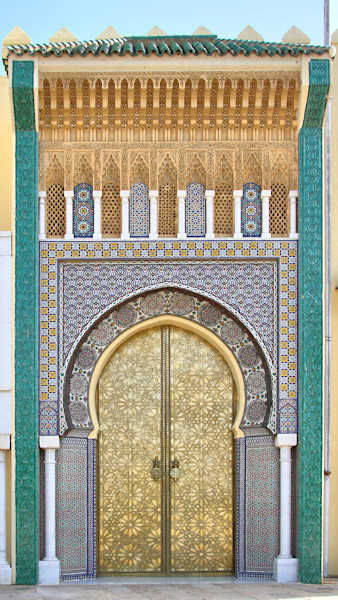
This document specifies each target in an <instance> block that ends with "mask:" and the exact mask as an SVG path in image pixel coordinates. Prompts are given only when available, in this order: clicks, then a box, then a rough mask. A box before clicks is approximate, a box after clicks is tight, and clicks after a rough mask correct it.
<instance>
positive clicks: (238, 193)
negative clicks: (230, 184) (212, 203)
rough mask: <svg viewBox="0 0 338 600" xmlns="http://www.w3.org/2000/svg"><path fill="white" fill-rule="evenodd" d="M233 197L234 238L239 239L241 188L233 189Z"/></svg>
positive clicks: (241, 235) (240, 231)
mask: <svg viewBox="0 0 338 600" xmlns="http://www.w3.org/2000/svg"><path fill="white" fill-rule="evenodd" d="M233 197H234V213H235V231H234V238H237V239H241V238H242V237H243V234H242V220H241V214H242V197H243V190H234V191H233Z"/></svg>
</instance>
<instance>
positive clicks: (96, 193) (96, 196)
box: [93, 190, 102, 200]
mask: <svg viewBox="0 0 338 600" xmlns="http://www.w3.org/2000/svg"><path fill="white" fill-rule="evenodd" d="M93 198H94V200H96V198H100V199H101V198H102V191H100V190H96V191H93Z"/></svg>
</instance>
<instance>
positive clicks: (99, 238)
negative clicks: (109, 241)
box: [93, 233, 102, 240]
mask: <svg viewBox="0 0 338 600" xmlns="http://www.w3.org/2000/svg"><path fill="white" fill-rule="evenodd" d="M93 240H102V233H93Z"/></svg>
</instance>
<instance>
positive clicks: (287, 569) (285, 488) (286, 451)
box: [274, 433, 298, 583]
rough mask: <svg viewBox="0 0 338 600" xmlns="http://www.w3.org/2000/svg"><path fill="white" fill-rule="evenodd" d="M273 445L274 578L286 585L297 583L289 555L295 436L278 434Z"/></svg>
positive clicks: (294, 561)
mask: <svg viewBox="0 0 338 600" xmlns="http://www.w3.org/2000/svg"><path fill="white" fill-rule="evenodd" d="M275 444H276V446H277V448H279V452H280V458H279V461H280V515H279V516H280V552H279V555H278V557H277V558H275V562H274V578H275V580H276V581H279V582H281V583H286V582H290V581H297V575H298V573H297V568H298V563H297V559H296V558H293V556H292V554H291V448H292V447H293V446H296V445H297V435H296V434H293V433H292V434H291V433H279V434H278V435H277V436H276V440H275Z"/></svg>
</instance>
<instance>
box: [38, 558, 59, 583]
mask: <svg viewBox="0 0 338 600" xmlns="http://www.w3.org/2000/svg"><path fill="white" fill-rule="evenodd" d="M59 581H60V562H59V561H58V559H57V558H54V559H45V560H40V561H39V583H41V584H42V585H51V584H54V583H59Z"/></svg>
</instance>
